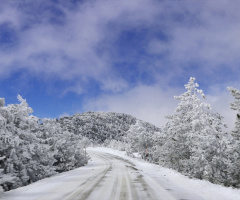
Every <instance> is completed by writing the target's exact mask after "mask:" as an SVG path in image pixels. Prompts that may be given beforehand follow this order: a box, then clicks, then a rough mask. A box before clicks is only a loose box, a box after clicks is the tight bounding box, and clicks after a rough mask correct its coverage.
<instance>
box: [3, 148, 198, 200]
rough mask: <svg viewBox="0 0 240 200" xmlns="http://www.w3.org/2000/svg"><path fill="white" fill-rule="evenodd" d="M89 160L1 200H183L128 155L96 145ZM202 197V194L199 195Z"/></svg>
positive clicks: (19, 189)
mask: <svg viewBox="0 0 240 200" xmlns="http://www.w3.org/2000/svg"><path fill="white" fill-rule="evenodd" d="M88 154H89V155H90V156H91V159H90V161H89V164H88V165H86V166H84V167H80V168H78V169H75V170H72V171H69V172H65V173H61V174H58V175H56V176H54V177H51V178H47V179H44V180H40V181H38V182H36V183H33V184H31V185H29V186H26V187H22V188H18V189H16V190H13V191H10V192H7V193H5V195H4V196H3V197H1V198H0V199H1V200H140V199H142V200H181V199H184V198H179V197H178V198H176V197H174V196H173V194H172V193H171V191H170V189H167V188H164V187H163V186H162V185H161V184H160V183H159V182H158V181H157V180H156V179H154V177H151V176H148V175H147V174H146V173H143V172H142V170H141V169H138V167H136V165H135V164H134V163H133V162H132V161H131V159H127V157H121V156H118V155H115V154H111V153H108V152H101V151H98V150H95V149H94V148H90V149H88ZM195 199H198V198H196V196H195ZM200 199H201V198H200Z"/></svg>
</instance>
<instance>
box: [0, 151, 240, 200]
mask: <svg viewBox="0 0 240 200" xmlns="http://www.w3.org/2000/svg"><path fill="white" fill-rule="evenodd" d="M87 151H89V152H96V151H97V152H102V153H109V154H113V155H116V156H120V157H123V158H124V159H125V160H129V161H130V162H131V163H133V164H135V167H136V168H137V169H138V171H139V172H140V173H141V174H142V175H143V177H144V180H145V181H146V182H147V184H148V185H153V190H155V189H156V190H159V188H162V189H161V190H162V191H161V192H163V193H164V192H165V193H166V195H167V193H168V194H169V195H170V196H173V197H176V199H188V200H238V199H239V200H240V190H239V189H233V188H227V187H224V186H220V185H215V184H212V183H209V182H207V181H202V180H195V179H190V178H188V177H186V176H183V175H181V174H179V173H178V172H175V171H173V170H171V169H167V168H164V167H161V166H158V165H155V164H151V163H147V162H145V161H143V160H140V159H137V158H130V157H128V156H127V155H126V154H125V152H121V151H117V150H112V149H108V148H103V147H96V148H93V147H91V148H88V149H87ZM102 164H104V163H103V161H102V160H100V159H95V160H94V159H92V160H90V161H89V164H88V165H86V166H84V167H80V168H78V169H75V170H72V171H69V172H64V173H61V174H58V175H56V176H53V177H50V178H46V179H43V180H40V181H38V182H36V183H33V184H31V185H28V186H25V187H21V188H18V189H15V190H12V191H10V192H6V193H5V195H4V197H0V199H1V200H33V199H39V200H40V199H56V200H61V199H65V198H66V194H70V193H72V192H73V191H75V190H77V189H78V188H79V185H81V184H82V183H84V181H85V180H87V178H89V177H90V175H92V174H93V173H95V174H98V173H100V172H101V170H99V169H100V167H99V166H101V165H102ZM79 177H80V178H79ZM65 183H67V186H66V184H65ZM86 186H87V185H86ZM157 186H158V187H157ZM159 186H161V187H159ZM46 191H51V193H47V192H46ZM23 197H24V199H23ZM166 200H167V199H166Z"/></svg>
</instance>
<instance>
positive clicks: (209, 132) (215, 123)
mask: <svg viewBox="0 0 240 200" xmlns="http://www.w3.org/2000/svg"><path fill="white" fill-rule="evenodd" d="M198 87H199V85H198V84H197V83H195V78H190V80H189V82H188V84H186V85H185V88H186V90H187V91H186V92H185V93H183V94H182V95H180V96H176V97H175V99H177V100H179V101H180V103H179V104H178V106H177V108H176V110H175V113H174V114H173V115H171V116H167V119H168V122H167V124H166V127H165V128H164V130H165V134H166V135H167V142H166V143H165V145H164V146H163V147H162V156H161V158H162V163H165V165H166V166H168V167H169V166H170V167H172V168H174V169H176V170H178V171H179V172H182V173H184V174H186V175H189V176H194V177H197V178H200V179H203V178H205V179H208V180H210V181H212V182H221V181H222V179H224V178H225V176H226V172H225V166H226V165H225V163H224V160H223V159H222V157H224V156H225V155H224V150H225V148H226V145H225V144H224V142H222V141H223V140H222V138H223V132H222V127H223V126H224V123H223V122H222V117H221V116H220V115H219V114H218V113H212V112H211V107H210V105H209V104H207V103H204V102H203V101H202V100H201V99H200V97H202V98H205V95H204V93H203V91H202V90H200V89H198Z"/></svg>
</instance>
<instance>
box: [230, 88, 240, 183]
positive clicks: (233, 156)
mask: <svg viewBox="0 0 240 200" xmlns="http://www.w3.org/2000/svg"><path fill="white" fill-rule="evenodd" d="M227 89H228V90H229V91H230V94H231V95H232V96H233V97H234V98H235V101H234V102H232V103H230V107H231V109H233V110H236V111H237V115H236V121H235V127H234V129H233V130H232V132H231V135H232V140H231V143H230V145H229V148H228V154H229V166H228V173H229V178H228V179H229V182H230V185H233V186H235V187H240V91H239V90H238V89H235V88H233V87H228V88H227Z"/></svg>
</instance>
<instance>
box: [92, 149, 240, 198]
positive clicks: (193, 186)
mask: <svg viewBox="0 0 240 200" xmlns="http://www.w3.org/2000/svg"><path fill="white" fill-rule="evenodd" d="M89 149H90V148H89ZM94 149H97V150H98V151H102V152H107V153H110V154H114V155H118V156H121V157H123V158H125V159H128V160H130V161H131V162H133V163H134V164H135V165H136V168H137V169H139V170H142V173H143V174H147V175H148V176H150V177H152V178H154V179H155V180H157V182H158V183H161V185H162V187H164V188H165V189H167V190H169V191H171V192H172V193H173V194H175V195H176V196H177V197H178V198H179V199H194V200H198V199H205V200H238V199H239V200H240V189H235V188H230V187H224V186H221V185H216V184H213V183H210V182H208V181H204V180H198V179H190V178H189V177H187V176H184V175H182V174H180V173H178V172H176V171H174V170H172V169H168V168H164V167H161V166H159V165H156V164H151V163H147V162H145V161H144V160H141V159H136V158H131V157H129V156H127V155H126V153H125V152H123V151H117V150H113V149H109V148H104V147H98V148H94Z"/></svg>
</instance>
